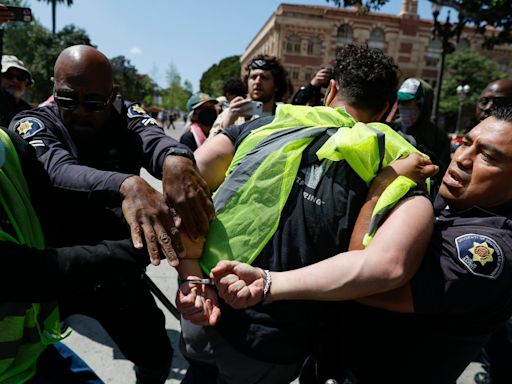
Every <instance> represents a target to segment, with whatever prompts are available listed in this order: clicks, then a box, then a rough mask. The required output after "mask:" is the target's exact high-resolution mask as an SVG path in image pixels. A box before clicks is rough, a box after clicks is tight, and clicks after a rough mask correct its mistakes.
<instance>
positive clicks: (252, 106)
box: [244, 101, 263, 116]
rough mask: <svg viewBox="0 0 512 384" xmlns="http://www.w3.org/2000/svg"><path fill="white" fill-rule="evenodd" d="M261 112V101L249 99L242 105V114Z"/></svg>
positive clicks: (258, 114) (249, 114) (257, 113)
mask: <svg viewBox="0 0 512 384" xmlns="http://www.w3.org/2000/svg"><path fill="white" fill-rule="evenodd" d="M262 113H263V102H261V101H251V102H250V103H248V104H246V105H245V106H244V116H254V115H257V116H261V114H262Z"/></svg>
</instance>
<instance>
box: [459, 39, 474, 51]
mask: <svg viewBox="0 0 512 384" xmlns="http://www.w3.org/2000/svg"><path fill="white" fill-rule="evenodd" d="M470 47H471V44H470V43H469V40H468V39H466V38H462V39H460V40H459V42H458V43H457V51H461V50H463V49H469V48H470Z"/></svg>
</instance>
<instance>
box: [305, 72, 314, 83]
mask: <svg viewBox="0 0 512 384" xmlns="http://www.w3.org/2000/svg"><path fill="white" fill-rule="evenodd" d="M312 78H313V74H312V73H311V71H310V70H307V71H306V73H304V80H305V81H306V82H307V83H309V82H310V81H311V79H312Z"/></svg>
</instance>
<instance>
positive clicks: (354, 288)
mask: <svg viewBox="0 0 512 384" xmlns="http://www.w3.org/2000/svg"><path fill="white" fill-rule="evenodd" d="M432 227H433V215H432V207H431V205H430V202H429V201H428V200H427V199H425V198H423V197H413V198H411V199H408V200H406V201H405V202H403V203H401V204H400V206H399V207H397V209H396V211H395V212H393V213H392V214H391V215H390V217H389V218H388V219H387V220H386V222H385V223H384V224H383V226H382V227H381V228H380V229H379V230H378V231H377V234H376V236H375V238H374V239H373V241H372V243H371V244H370V245H369V246H368V247H367V248H366V249H364V250H360V251H349V252H345V253H342V254H338V255H336V256H334V257H332V258H329V259H326V260H324V261H322V262H319V263H317V264H313V265H311V266H308V267H305V268H301V269H297V270H294V271H287V272H272V287H271V291H270V295H269V297H268V300H284V299H292V300H295V299H306V300H348V299H357V298H361V297H365V296H369V295H373V294H377V293H381V292H385V291H389V290H392V289H394V288H397V287H400V286H402V285H404V284H405V283H406V282H407V281H408V280H409V279H410V278H411V277H412V276H413V274H414V273H415V272H416V270H417V268H418V267H419V264H420V263H421V259H422V257H423V254H424V252H425V249H426V247H427V245H428V241H429V240H430V234H431V231H432Z"/></svg>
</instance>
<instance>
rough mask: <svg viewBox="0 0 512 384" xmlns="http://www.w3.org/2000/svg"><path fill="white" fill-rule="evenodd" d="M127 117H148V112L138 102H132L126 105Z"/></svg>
mask: <svg viewBox="0 0 512 384" xmlns="http://www.w3.org/2000/svg"><path fill="white" fill-rule="evenodd" d="M128 117H129V118H130V119H133V118H134V117H149V115H148V113H147V112H146V111H145V110H144V108H142V107H141V106H140V105H139V104H132V105H130V107H128Z"/></svg>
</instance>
